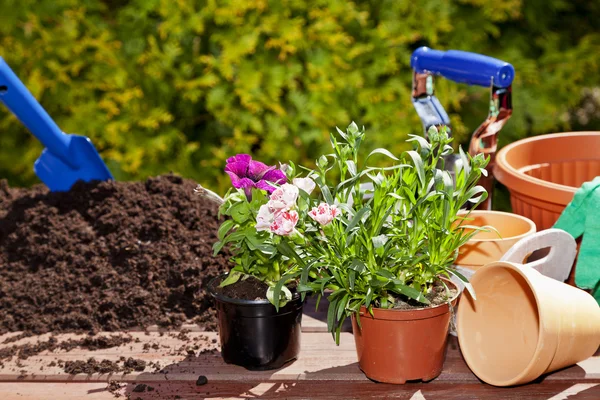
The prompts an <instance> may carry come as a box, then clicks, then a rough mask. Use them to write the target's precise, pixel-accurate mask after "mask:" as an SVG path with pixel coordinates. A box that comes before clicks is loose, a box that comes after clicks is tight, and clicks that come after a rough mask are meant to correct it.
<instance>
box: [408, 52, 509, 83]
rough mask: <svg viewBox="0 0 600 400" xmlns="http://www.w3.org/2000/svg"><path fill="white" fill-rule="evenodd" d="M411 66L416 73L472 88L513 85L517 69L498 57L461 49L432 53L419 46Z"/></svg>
mask: <svg viewBox="0 0 600 400" xmlns="http://www.w3.org/2000/svg"><path fill="white" fill-rule="evenodd" d="M410 66H411V67H412V69H414V70H415V71H416V72H419V73H422V72H431V73H433V74H438V75H441V76H443V77H444V78H446V79H450V80H453V81H455V82H461V83H468V84H470V85H479V86H490V85H491V84H492V81H493V84H494V86H497V87H500V88H505V87H508V86H510V85H511V84H512V81H513V79H514V77H515V69H514V68H513V66H512V65H510V64H509V63H507V62H505V61H502V60H498V59H496V58H492V57H488V56H484V55H481V54H476V53H469V52H467V51H459V50H448V51H440V50H432V49H430V48H429V47H419V48H418V49H416V50H415V51H414V52H413V54H412V56H411V58H410Z"/></svg>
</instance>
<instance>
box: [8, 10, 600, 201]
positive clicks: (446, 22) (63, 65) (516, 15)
mask: <svg viewBox="0 0 600 400" xmlns="http://www.w3.org/2000/svg"><path fill="white" fill-rule="evenodd" d="M599 19H600V5H599V3H598V2H593V1H584V0H574V1H564V0H546V1H541V0H530V1H524V0H507V1H496V0H458V1H443V0H437V1H434V0H429V1H425V0H424V1H419V2H415V1H408V0H382V1H348V0H313V1H300V0H277V1H267V0H235V1H234V0H219V1H217V0H196V1H193V0H130V1H127V2H119V1H114V0H102V1H101V0H4V1H3V5H2V13H1V16H0V55H1V56H2V57H4V58H5V59H6V61H7V62H8V63H9V65H11V66H12V68H13V69H14V70H15V72H16V73H17V74H18V75H19V76H20V77H21V78H22V79H23V81H24V82H25V84H26V85H27V86H28V87H29V89H30V90H31V91H32V92H33V94H34V95H35V96H36V97H37V98H38V99H40V101H41V103H42V104H43V105H44V107H45V108H46V109H47V110H48V112H49V113H50V114H51V115H52V116H53V117H54V118H55V120H56V121H57V123H58V124H59V126H60V127H61V128H62V129H63V130H64V131H66V132H69V133H79V134H83V135H86V136H89V137H90V138H91V139H92V141H93V142H94V144H95V145H96V146H97V148H98V149H99V150H100V151H101V153H102V156H103V157H104V159H105V160H106V161H107V163H108V165H109V168H110V169H111V171H112V172H113V173H114V175H115V177H116V178H117V179H140V178H143V177H146V176H149V175H154V174H159V173H162V172H166V171H169V170H172V171H175V172H178V173H180V174H182V175H185V176H188V177H191V178H194V179H196V180H198V181H199V182H201V183H202V184H204V185H205V186H208V187H213V188H215V189H217V190H218V191H219V192H224V191H225V190H224V189H225V188H226V187H228V181H227V178H226V176H225V174H223V173H222V168H223V166H224V161H225V158H226V157H228V156H229V155H231V154H236V153H251V154H253V155H254V156H255V157H257V158H258V159H261V160H263V161H265V162H267V163H270V164H274V163H275V162H276V161H277V160H288V159H290V160H295V161H297V162H299V163H304V164H307V165H312V161H313V159H314V157H315V155H316V154H320V153H321V152H322V150H324V149H325V148H326V147H327V145H328V129H329V127H331V126H334V125H339V126H346V125H347V124H348V122H349V121H350V117H351V116H352V117H354V118H357V119H359V120H360V121H361V123H363V124H364V125H366V126H369V127H370V132H371V133H370V135H371V136H370V145H372V146H373V147H384V148H387V149H389V150H390V151H392V152H394V153H399V152H401V151H403V150H406V144H405V139H406V137H407V136H406V135H408V134H411V133H412V134H420V133H421V124H420V121H419V120H418V118H417V115H416V113H415V112H414V110H413V107H412V104H411V98H410V86H411V70H410V67H409V57H410V54H411V52H412V51H413V50H414V49H415V48H416V47H418V46H420V45H429V46H430V47H432V48H436V49H461V50H467V51H473V52H479V53H483V54H488V55H491V56H494V57H497V58H501V59H504V60H507V61H509V62H511V63H512V64H513V65H514V66H515V68H516V71H517V78H516V80H515V84H514V87H513V89H514V97H513V102H514V107H515V112H514V116H513V118H512V119H511V120H510V122H509V123H508V124H507V126H506V127H505V128H504V130H503V132H502V139H501V143H502V144H505V143H507V142H508V141H513V140H515V139H517V138H520V137H524V136H527V135H533V134H540V133H547V132H550V131H559V130H567V129H570V128H571V120H570V119H569V111H570V109H571V108H574V107H577V106H578V105H580V99H581V96H582V91H583V89H584V88H587V87H594V86H597V85H598V84H599V81H600V57H598V54H600V33H599V31H598V30H597V29H596V27H595V25H594V24H595V21H598V20H599ZM436 88H437V94H438V97H439V98H440V100H441V101H442V103H443V104H444V106H445V107H446V109H447V110H448V111H449V112H450V117H451V120H452V123H453V133H454V135H455V136H457V139H458V140H456V141H455V143H460V142H462V143H465V142H466V141H468V138H469V136H470V133H471V132H472V131H473V130H474V129H475V128H476V127H477V126H478V125H479V123H480V122H481V121H482V120H483V119H484V118H485V115H486V113H487V103H488V96H489V94H488V91H487V90H486V89H485V88H478V87H467V86H465V85H458V84H455V83H452V82H446V81H444V80H443V79H439V80H438V82H437V85H436ZM399 132H402V133H401V134H400V133H399ZM40 151H41V146H40V145H39V144H38V143H37V141H36V140H35V139H34V138H33V137H32V136H31V135H30V134H29V133H28V132H27V131H26V130H25V129H24V128H23V127H22V126H21V125H20V124H19V123H18V121H17V120H16V119H15V118H13V117H12V116H10V115H9V113H8V112H7V111H6V109H5V108H4V107H0V176H1V177H8V179H9V180H10V182H11V184H14V185H29V184H31V183H33V182H36V181H37V180H36V178H35V176H34V174H33V171H32V164H33V161H34V160H35V159H36V158H37V157H38V155H39V153H40Z"/></svg>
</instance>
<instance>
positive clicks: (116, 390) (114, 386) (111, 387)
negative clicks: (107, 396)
mask: <svg viewBox="0 0 600 400" xmlns="http://www.w3.org/2000/svg"><path fill="white" fill-rule="evenodd" d="M125 386H126V385H124V384H121V383H119V382H117V381H110V382H108V386H107V387H106V390H108V391H109V392H110V393H111V394H112V395H113V396H114V397H115V398H119V397H121V396H122V395H121V389H122V388H123V387H125Z"/></svg>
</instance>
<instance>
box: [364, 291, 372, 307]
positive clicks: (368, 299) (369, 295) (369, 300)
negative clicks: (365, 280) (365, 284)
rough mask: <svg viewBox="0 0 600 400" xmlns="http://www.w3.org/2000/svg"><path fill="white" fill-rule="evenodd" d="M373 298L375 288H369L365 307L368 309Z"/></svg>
mask: <svg viewBox="0 0 600 400" xmlns="http://www.w3.org/2000/svg"><path fill="white" fill-rule="evenodd" d="M372 298H373V289H371V288H368V289H367V295H366V296H365V307H366V308H367V309H368V308H369V306H370V305H371V299H372Z"/></svg>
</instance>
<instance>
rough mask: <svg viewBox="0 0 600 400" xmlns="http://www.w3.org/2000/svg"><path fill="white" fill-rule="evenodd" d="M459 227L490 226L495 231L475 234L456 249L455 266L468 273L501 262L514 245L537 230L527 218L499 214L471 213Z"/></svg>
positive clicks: (496, 212) (497, 212)
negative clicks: (457, 251) (468, 270)
mask: <svg viewBox="0 0 600 400" xmlns="http://www.w3.org/2000/svg"><path fill="white" fill-rule="evenodd" d="M462 225H474V226H478V227H483V226H491V227H493V228H495V229H496V230H497V231H498V232H494V231H492V230H490V231H488V232H483V231H481V232H477V233H476V234H475V236H473V238H471V240H469V241H468V242H467V243H465V244H464V245H463V246H462V247H461V248H460V249H459V255H458V258H457V259H456V262H455V264H456V265H458V266H460V267H463V268H468V269H471V270H476V269H478V268H480V267H482V266H484V265H486V264H489V263H491V262H494V261H500V259H502V256H503V255H504V254H505V253H506V252H507V251H508V250H509V249H510V248H511V247H513V245H514V244H515V243H517V242H518V241H519V240H521V239H523V238H524V237H526V236H529V235H531V234H533V233H535V231H536V226H535V224H534V223H533V221H531V220H530V219H528V218H525V217H522V216H520V215H517V214H511V213H506V212H500V211H471V213H470V214H469V215H468V216H467V217H466V220H464V221H463V222H462ZM498 234H499V235H500V236H498Z"/></svg>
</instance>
